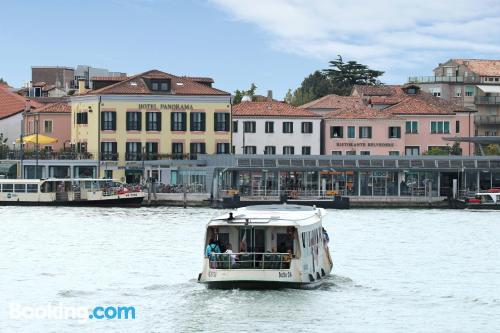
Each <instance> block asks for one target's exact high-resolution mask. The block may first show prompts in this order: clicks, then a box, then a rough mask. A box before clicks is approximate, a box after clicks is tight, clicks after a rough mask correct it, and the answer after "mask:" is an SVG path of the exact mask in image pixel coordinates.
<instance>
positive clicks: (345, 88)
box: [323, 55, 384, 96]
mask: <svg viewBox="0 0 500 333" xmlns="http://www.w3.org/2000/svg"><path fill="white" fill-rule="evenodd" d="M329 64H330V68H328V69H324V70H323V73H325V75H326V76H327V77H328V79H329V80H330V82H331V84H332V90H333V91H335V93H336V94H338V95H344V96H346V95H349V94H350V92H351V89H352V87H353V86H354V85H356V84H357V85H371V86H374V85H380V84H382V83H381V82H380V80H379V79H378V77H379V76H382V75H383V74H384V72H382V71H377V70H373V69H370V68H368V66H367V65H363V64H360V63H358V62H357V61H352V60H351V61H348V62H344V60H343V59H342V56H340V55H339V56H338V58H337V59H336V60H332V61H330V62H329Z"/></svg>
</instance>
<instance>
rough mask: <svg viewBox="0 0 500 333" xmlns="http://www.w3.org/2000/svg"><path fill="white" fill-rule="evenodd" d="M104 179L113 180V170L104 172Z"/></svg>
mask: <svg viewBox="0 0 500 333" xmlns="http://www.w3.org/2000/svg"><path fill="white" fill-rule="evenodd" d="M104 178H105V179H113V170H104Z"/></svg>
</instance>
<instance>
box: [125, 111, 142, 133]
mask: <svg viewBox="0 0 500 333" xmlns="http://www.w3.org/2000/svg"><path fill="white" fill-rule="evenodd" d="M140 130H141V113H140V112H127V131H140Z"/></svg>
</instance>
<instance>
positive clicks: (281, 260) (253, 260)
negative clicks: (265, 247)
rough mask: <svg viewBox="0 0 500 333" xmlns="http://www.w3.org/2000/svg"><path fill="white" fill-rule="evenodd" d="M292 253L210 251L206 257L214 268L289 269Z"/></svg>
mask: <svg viewBox="0 0 500 333" xmlns="http://www.w3.org/2000/svg"><path fill="white" fill-rule="evenodd" d="M292 258H294V256H293V255H291V254H289V253H272V252H241V253H232V254H231V253H212V254H211V255H210V256H209V257H208V259H209V262H210V268H213V269H214V268H215V269H290V263H291V260H292Z"/></svg>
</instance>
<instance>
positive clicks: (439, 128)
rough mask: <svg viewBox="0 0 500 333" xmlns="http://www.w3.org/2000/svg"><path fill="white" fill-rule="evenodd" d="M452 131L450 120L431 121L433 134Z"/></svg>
mask: <svg viewBox="0 0 500 333" xmlns="http://www.w3.org/2000/svg"><path fill="white" fill-rule="evenodd" d="M448 133H450V122H449V121H431V134H448Z"/></svg>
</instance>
